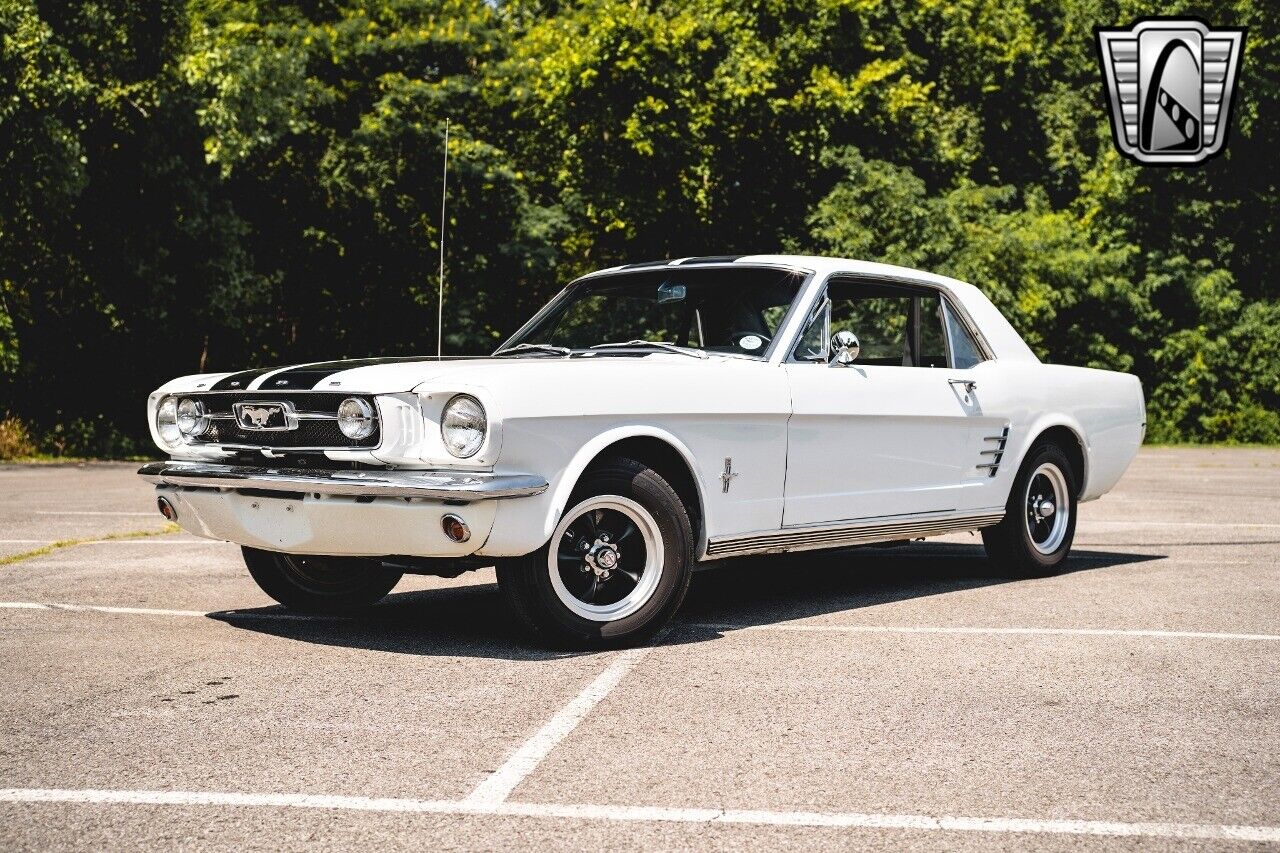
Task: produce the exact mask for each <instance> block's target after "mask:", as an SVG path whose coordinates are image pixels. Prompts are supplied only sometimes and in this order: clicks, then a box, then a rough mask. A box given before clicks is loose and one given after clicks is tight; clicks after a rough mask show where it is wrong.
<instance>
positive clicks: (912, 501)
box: [783, 278, 990, 527]
mask: <svg viewBox="0 0 1280 853" xmlns="http://www.w3.org/2000/svg"><path fill="white" fill-rule="evenodd" d="M942 306H943V303H942V296H941V295H940V294H939V293H938V292H937V291H936V290H933V289H931V288H927V287H923V286H915V285H908V284H896V283H893V284H887V283H882V282H878V281H875V282H872V281H866V280H859V279H855V278H833V279H832V280H831V281H830V282H829V283H828V286H827V303H826V304H825V307H824V309H823V310H822V311H820V312H819V314H818V316H816V317H815V318H814V319H813V320H812V322H811V324H810V326H809V328H808V329H807V330H806V332H805V334H804V335H803V336H802V338H801V340H800V343H799V344H798V345H797V347H796V350H795V352H794V353H793V354H792V358H791V359H790V360H789V361H788V363H787V364H785V366H784V369H785V370H786V372H787V377H788V380H789V382H790V385H791V395H792V410H793V411H792V416H791V422H790V425H789V430H788V453H787V479H786V488H785V495H784V515H783V525H784V527H793V526H801V525H810V524H814V525H836V524H840V523H844V522H848V523H850V525H851V526H855V525H856V524H857V523H858V522H859V521H861V520H866V521H867V522H868V523H872V522H873V520H876V519H883V518H885V517H891V516H901V515H915V514H919V513H935V512H939V513H940V512H946V511H950V510H956V509H959V508H963V507H964V506H965V505H966V496H965V494H964V492H965V490H966V489H969V488H971V487H974V486H980V485H981V481H982V479H983V474H984V472H983V471H980V470H978V469H976V468H975V464H974V462H975V457H976V454H977V450H976V448H975V442H976V440H975V430H976V429H981V428H982V426H984V425H985V426H989V424H985V423H983V424H979V423H978V422H979V421H982V422H985V421H987V420H990V418H987V417H983V415H982V412H981V408H980V407H979V406H978V404H977V401H976V399H975V395H974V394H972V393H970V391H969V389H968V388H967V387H966V386H965V384H964V381H965V380H966V379H968V378H970V377H971V376H972V374H971V373H969V371H967V370H966V369H960V368H958V366H957V364H956V362H955V360H954V358H953V357H952V355H951V353H950V351H949V349H950V348H949V347H948V344H947V331H946V328H945V322H946V317H945V314H944V309H943V307H942ZM842 330H847V331H850V332H853V333H854V334H855V335H856V336H857V337H858V339H859V341H860V343H861V351H860V353H859V355H858V357H857V358H855V359H854V360H853V361H852V362H851V363H849V364H847V365H838V364H833V363H828V357H827V356H828V342H829V341H830V338H831V335H833V334H835V333H836V332H839V331H842ZM952 380H954V381H952Z"/></svg>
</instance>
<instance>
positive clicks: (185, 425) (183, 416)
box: [175, 397, 210, 440]
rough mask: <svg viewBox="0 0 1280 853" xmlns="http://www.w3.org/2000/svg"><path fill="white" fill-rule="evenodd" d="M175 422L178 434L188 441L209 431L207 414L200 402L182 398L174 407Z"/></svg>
mask: <svg viewBox="0 0 1280 853" xmlns="http://www.w3.org/2000/svg"><path fill="white" fill-rule="evenodd" d="M175 421H176V423H177V426H178V432H179V434H180V435H181V436H182V437H183V438H184V439H187V440H190V439H193V438H196V437H197V436H200V435H203V434H204V433H205V432H206V431H207V430H208V429H209V422H210V421H209V412H208V410H207V409H206V408H205V405H204V403H203V402H201V401H200V400H195V399H192V398H191V397H183V398H182V399H180V400H178V402H177V405H176V407H175Z"/></svg>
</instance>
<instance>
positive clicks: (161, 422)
mask: <svg viewBox="0 0 1280 853" xmlns="http://www.w3.org/2000/svg"><path fill="white" fill-rule="evenodd" d="M155 425H156V436H157V437H159V439H160V441H161V442H162V443H163V444H164V445H165V446H166V447H169V448H174V447H177V446H178V445H180V444H182V442H183V438H182V431H181V430H180V429H178V398H177V397H174V396H172V395H169V396H166V397H161V398H160V402H159V403H157V404H156V416H155Z"/></svg>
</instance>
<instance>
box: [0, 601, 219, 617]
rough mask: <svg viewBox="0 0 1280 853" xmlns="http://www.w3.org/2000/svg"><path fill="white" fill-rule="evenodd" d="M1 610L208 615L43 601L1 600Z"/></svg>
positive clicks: (206, 614) (192, 612)
mask: <svg viewBox="0 0 1280 853" xmlns="http://www.w3.org/2000/svg"><path fill="white" fill-rule="evenodd" d="M0 610H59V611H67V612H70V613H123V614H128V615H130V616H208V615H209V614H208V613H206V612H204V611H203V610H163V609H160V608H156V607H106V606H103V605H98V604H60V603H58V602H52V601H51V602H41V601H0Z"/></svg>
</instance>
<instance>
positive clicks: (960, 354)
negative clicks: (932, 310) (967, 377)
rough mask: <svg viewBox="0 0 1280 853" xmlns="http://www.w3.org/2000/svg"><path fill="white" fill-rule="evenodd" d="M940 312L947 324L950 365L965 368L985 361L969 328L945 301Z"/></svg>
mask: <svg viewBox="0 0 1280 853" xmlns="http://www.w3.org/2000/svg"><path fill="white" fill-rule="evenodd" d="M942 314H943V318H944V321H945V322H946V326H947V338H948V339H949V340H950V341H951V366H952V367H955V368H958V369H960V370H965V369H968V368H970V367H973V366H974V365H975V364H981V363H982V362H983V361H985V360H986V359H984V358H983V357H982V351H981V350H979V349H978V344H977V342H976V341H974V339H973V336H972V335H970V334H969V330H968V329H967V328H966V327H965V325H964V323H961V322H960V318H958V317H957V316H956V315H955V312H953V311H952V310H951V306H949V305H947V304H946V303H945V302H943V304H942Z"/></svg>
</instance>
